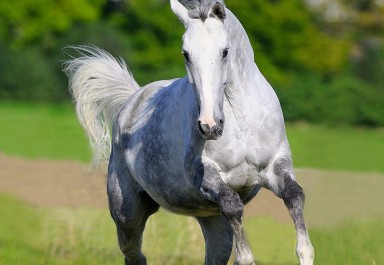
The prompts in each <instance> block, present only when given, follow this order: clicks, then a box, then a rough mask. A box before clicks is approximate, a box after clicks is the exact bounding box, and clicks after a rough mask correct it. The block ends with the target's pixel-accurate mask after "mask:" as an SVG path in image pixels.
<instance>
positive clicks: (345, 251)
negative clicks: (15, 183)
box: [0, 103, 384, 265]
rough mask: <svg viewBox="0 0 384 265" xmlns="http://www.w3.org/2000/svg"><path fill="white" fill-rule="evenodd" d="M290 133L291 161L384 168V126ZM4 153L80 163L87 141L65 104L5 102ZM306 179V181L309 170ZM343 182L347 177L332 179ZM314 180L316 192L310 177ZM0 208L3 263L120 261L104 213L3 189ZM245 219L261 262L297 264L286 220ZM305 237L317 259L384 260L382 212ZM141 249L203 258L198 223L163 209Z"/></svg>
mask: <svg viewBox="0 0 384 265" xmlns="http://www.w3.org/2000/svg"><path fill="white" fill-rule="evenodd" d="M287 132H288V137H289V139H290V143H291V147H292V151H293V154H294V161H295V165H296V167H299V168H317V169H322V170H339V171H346V172H349V171H350V172H380V173H383V172H384V163H383V157H384V131H383V129H366V128H352V127H335V126H332V127H331V126H325V125H311V124H306V123H295V124H288V125H287ZM0 152H2V153H4V154H7V155H14V156H21V157H26V158H28V159H37V158H45V159H51V160H59V159H60V160H78V161H81V162H84V163H88V162H89V160H90V150H89V147H88V143H87V140H86V137H85V136H84V133H83V132H82V130H81V128H80V126H79V125H78V123H77V121H76V118H75V114H74V112H73V108H72V106H71V105H70V104H60V105H37V104H12V103H1V104H0ZM306 181H309V182H310V176H309V177H308V179H306ZM356 183H357V182H356ZM377 183H382V182H374V183H369V182H367V183H365V184H364V185H365V189H364V190H366V191H367V192H365V193H359V190H361V189H360V188H359V187H350V188H351V189H350V190H351V191H352V192H355V193H356V196H359V198H356V204H355V205H350V207H352V208H353V207H359V205H360V204H359V203H358V200H359V199H360V200H364V196H369V195H370V194H369V187H370V185H372V186H373V185H376V187H375V188H376V189H380V187H377ZM342 184H343V181H339V182H337V185H342ZM349 184H350V185H354V182H351V183H349ZM355 185H357V184H355ZM359 185H360V182H359ZM312 186H313V188H312V189H313V190H314V191H316V183H314V184H313V185H312ZM322 187H323V186H322ZM335 188H336V187H333V189H335ZM383 189H384V188H383ZM331 190H332V189H329V190H326V189H325V190H317V191H316V192H313V194H314V195H313V196H315V195H316V196H324V197H327V194H329V193H330V192H331ZM333 194H335V193H333ZM309 196H311V194H309ZM342 196H343V193H342V192H341V193H340V198H338V197H337V196H336V197H334V199H335V200H338V199H339V200H341V201H342ZM380 199H381V198H377V200H380ZM382 202H383V201H381V202H380V201H378V203H377V205H378V207H382V205H383V204H382ZM326 203H329V202H327V201H326ZM372 208H373V207H372ZM0 209H1V211H0V215H1V217H0V264H1V265H3V264H22V265H29V264H31V265H32V264H42V265H44V264H47V265H48V264H49V265H51V264H52V265H56V264H58V265H83V264H84V265H85V264H94V265H98V264H111V265H112V264H123V259H122V256H121V254H120V251H119V249H118V246H117V242H116V235H115V227H114V224H113V222H112V220H111V218H110V216H109V212H108V210H107V209H90V208H76V209H73V208H47V207H46V208H42V207H36V206H30V205H28V204H26V203H25V202H23V201H20V200H19V199H17V198H14V197H13V196H10V195H6V194H0ZM307 213H308V215H311V216H308V217H309V219H310V218H317V216H316V214H318V213H316V210H314V209H311V210H310V211H307ZM331 214H332V215H334V216H337V215H341V214H343V211H342V210H340V209H337V208H335V209H334V211H333V212H331ZM334 216H332V217H334ZM324 219H326V218H324ZM244 222H245V229H246V232H247V235H248V239H249V241H250V243H251V245H252V247H253V251H254V254H255V256H256V257H257V261H259V262H258V264H261V265H272V264H275V265H288V264H298V260H297V258H296V256H295V254H294V246H295V232H294V229H293V225H292V224H287V223H281V222H278V221H276V220H274V219H271V218H268V217H261V218H256V217H250V218H246V219H245V221H244ZM310 234H311V238H312V241H313V244H314V246H315V248H316V254H317V256H316V257H317V259H316V264H319V265H322V264H324V265H333V264H334V265H337V264H345V265H360V264H361V265H363V264H364V265H365V264H367V265H373V264H384V251H383V249H384V240H383V235H384V215H382V214H381V212H379V213H378V214H377V215H376V217H370V218H364V216H358V215H356V216H353V217H352V218H350V220H348V221H347V222H343V223H339V224H337V225H332V226H327V224H326V223H324V224H322V225H314V226H311V228H310ZM143 248H144V252H145V253H146V255H147V258H148V264H152V265H160V264H169V265H179V264H180V265H192V264H203V261H204V257H203V256H204V254H203V253H204V244H203V238H202V235H201V232H200V228H199V226H198V224H197V223H196V222H195V220H194V219H193V218H187V217H184V216H176V215H173V214H170V213H167V212H166V211H163V210H161V211H160V212H159V213H158V214H156V215H154V216H153V217H151V218H150V220H149V222H148V224H147V229H146V231H145V236H144V247H143Z"/></svg>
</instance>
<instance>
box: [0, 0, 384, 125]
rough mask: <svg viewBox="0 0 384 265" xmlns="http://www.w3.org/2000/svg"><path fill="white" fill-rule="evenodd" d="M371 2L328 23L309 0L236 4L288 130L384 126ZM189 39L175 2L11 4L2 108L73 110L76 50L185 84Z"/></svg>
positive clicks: (378, 36)
mask: <svg viewBox="0 0 384 265" xmlns="http://www.w3.org/2000/svg"><path fill="white" fill-rule="evenodd" d="M366 2H367V3H365V4H364V5H358V4H356V3H355V2H353V3H352V2H348V1H342V0H340V4H341V5H343V7H344V8H345V10H346V11H345V12H349V13H350V14H353V16H351V17H353V18H354V19H353V20H351V19H349V20H346V21H342V20H340V21H328V20H326V19H324V16H323V13H322V11H321V10H314V9H310V8H309V7H308V6H307V5H306V4H305V1H304V0H292V1H268V0H261V1H227V5H228V7H229V8H230V9H231V10H232V11H233V12H234V13H235V14H236V15H237V17H238V18H239V19H240V21H241V22H242V23H243V26H244V27H245V29H246V31H247V33H248V35H249V37H250V40H251V42H252V45H253V48H254V51H255V60H256V63H257V64H258V66H259V68H260V70H261V71H262V73H263V74H264V75H265V76H266V78H267V79H268V80H269V81H270V82H271V84H272V86H273V87H274V88H275V90H276V92H277V94H278V96H279V98H280V100H281V103H282V106H283V110H284V114H285V117H286V119H287V120H289V121H296V120H306V121H310V122H326V123H331V124H351V125H366V126H383V125H384V115H382V114H383V109H384V85H383V84H384V75H383V73H384V46H383V40H384V36H383V32H384V31H383V29H384V26H383V25H384V23H381V22H383V21H381V19H380V18H383V17H384V7H383V6H382V5H380V6H378V5H377V4H375V3H376V2H375V1H366ZM113 3H114V4H113ZM354 3H355V4H354ZM73 10H76V12H72V11H73ZM349 13H347V14H349ZM183 32H184V29H183V26H182V25H181V24H180V23H179V22H178V19H177V18H176V17H175V16H174V15H173V14H172V12H171V9H170V7H169V3H168V1H165V0H149V1H146V2H145V4H144V3H143V2H142V1H140V0H130V1H125V2H124V1H120V2H114V1H102V0H81V1H59V2H58V1H53V0H50V1H46V0H35V1H33V2H30V1H25V0H22V1H17V2H14V1H13V2H12V1H11V2H10V1H3V2H1V3H0V71H1V75H0V101H1V100H7V101H10V100H18V101H20V100H21V101H37V102H61V101H69V100H70V96H69V94H68V92H67V80H66V77H65V75H64V73H63V72H62V71H61V69H62V66H61V65H62V63H63V61H64V60H65V59H67V58H68V56H67V55H66V54H65V52H63V47H65V46H67V45H79V44H92V45H96V46H99V47H101V48H103V49H106V50H107V51H109V52H111V53H112V54H113V55H114V56H121V57H123V58H124V59H125V60H126V61H127V64H128V65H129V66H130V68H131V70H132V72H133V74H134V76H135V78H136V79H137V81H138V82H139V84H141V85H144V84H146V83H148V82H151V81H155V80H159V79H169V78H174V77H180V76H183V75H184V74H185V68H184V65H183V58H182V56H181V55H180V51H181V36H182V34H183Z"/></svg>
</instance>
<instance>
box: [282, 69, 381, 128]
mask: <svg viewBox="0 0 384 265" xmlns="http://www.w3.org/2000/svg"><path fill="white" fill-rule="evenodd" d="M276 92H277V94H278V96H279V99H280V102H281V105H282V107H283V112H284V116H285V118H286V120H288V121H295V120H306V121H310V122H316V123H329V124H334V125H346V124H350V125H367V126H383V125H384V119H383V116H382V115H381V112H382V110H383V109H384V94H383V91H382V90H381V89H378V88H377V87H376V86H374V85H371V84H369V83H367V82H365V81H363V80H361V79H359V78H357V77H355V76H353V75H349V74H345V75H341V76H335V77H333V78H322V77H321V76H318V75H313V74H311V73H307V74H306V75H298V76H296V77H295V78H294V80H293V81H292V83H291V84H289V85H288V86H287V87H286V88H282V89H278V88H277V89H276Z"/></svg>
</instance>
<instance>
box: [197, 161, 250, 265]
mask: <svg viewBox="0 0 384 265" xmlns="http://www.w3.org/2000/svg"><path fill="white" fill-rule="evenodd" d="M196 169H197V170H196V175H195V180H194V184H195V185H196V187H197V188H198V189H199V190H200V192H201V193H202V195H203V196H204V197H205V198H206V199H208V200H210V201H212V202H214V203H216V204H217V205H218V206H219V208H220V210H221V212H222V214H223V216H224V217H225V218H226V219H227V220H228V222H229V225H230V227H231V228H232V230H233V235H234V237H235V244H236V259H235V265H255V261H254V257H253V255H252V252H251V249H250V247H249V244H248V241H247V239H246V236H245V233H244V229H243V224H242V218H243V208H244V205H243V202H242V200H241V198H240V196H239V194H238V193H237V192H235V191H234V190H232V189H231V188H230V187H229V186H228V185H227V184H225V183H224V181H223V180H222V179H221V177H220V175H219V172H218V171H217V169H216V168H215V167H214V166H213V165H211V164H208V163H207V164H202V163H201V164H199V165H198V166H197V167H196ZM223 264H226V263H223Z"/></svg>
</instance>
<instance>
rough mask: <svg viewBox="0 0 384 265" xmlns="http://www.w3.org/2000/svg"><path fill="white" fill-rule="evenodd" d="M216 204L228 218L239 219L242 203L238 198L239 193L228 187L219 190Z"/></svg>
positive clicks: (241, 214)
mask: <svg viewBox="0 0 384 265" xmlns="http://www.w3.org/2000/svg"><path fill="white" fill-rule="evenodd" d="M218 205H219V207H220V210H221V212H222V213H223V215H224V216H225V217H226V218H227V219H228V220H241V218H242V216H243V208H244V204H243V202H242V200H241V199H240V196H239V194H237V193H236V192H234V191H233V190H231V189H230V188H229V187H228V188H227V189H223V190H222V191H221V192H220V195H219V198H218Z"/></svg>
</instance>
